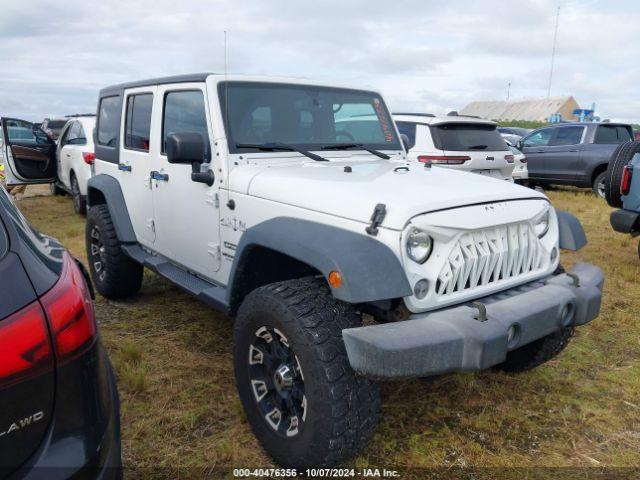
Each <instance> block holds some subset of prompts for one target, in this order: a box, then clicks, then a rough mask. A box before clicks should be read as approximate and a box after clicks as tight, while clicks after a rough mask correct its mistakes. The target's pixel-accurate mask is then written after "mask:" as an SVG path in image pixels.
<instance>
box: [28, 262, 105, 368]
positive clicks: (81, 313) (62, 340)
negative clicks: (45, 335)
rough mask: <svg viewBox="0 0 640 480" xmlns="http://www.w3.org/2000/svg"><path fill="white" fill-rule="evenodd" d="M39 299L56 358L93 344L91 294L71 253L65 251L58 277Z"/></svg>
mask: <svg viewBox="0 0 640 480" xmlns="http://www.w3.org/2000/svg"><path fill="white" fill-rule="evenodd" d="M40 301H41V302H42V305H43V306H44V310H45V312H46V313H47V317H48V319H49V327H50V329H51V336H52V338H53V345H54V348H55V353H56V360H57V361H58V362H64V361H66V360H69V359H71V358H74V357H76V356H78V355H80V354H82V353H83V352H85V351H87V350H88V349H89V348H90V347H91V346H92V345H93V343H94V342H95V339H96V336H97V329H96V321H95V317H94V314H93V305H92V303H91V294H90V292H89V289H88V288H87V284H86V283H85V279H84V277H83V275H82V272H81V271H80V269H79V268H78V267H77V266H76V264H75V262H74V260H73V258H71V256H70V255H68V254H66V253H65V259H64V267H63V269H62V274H61V275H60V279H59V280H58V282H57V283H56V284H55V285H54V286H53V288H52V289H51V290H49V291H48V292H47V293H46V294H45V295H44V297H42V298H41V299H40Z"/></svg>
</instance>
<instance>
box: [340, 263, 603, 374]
mask: <svg viewBox="0 0 640 480" xmlns="http://www.w3.org/2000/svg"><path fill="white" fill-rule="evenodd" d="M603 283H604V274H603V272H602V270H600V269H599V268H598V267H595V266H593V265H589V264H584V263H582V264H578V265H576V266H575V267H574V269H573V270H572V271H571V272H570V274H559V275H553V276H550V277H547V278H544V279H542V280H539V281H537V282H533V283H530V284H527V285H523V286H520V287H516V288H512V289H510V290H506V291H503V292H499V293H497V294H495V295H492V296H489V297H486V298H483V299H480V300H478V301H479V302H480V303H482V304H483V305H484V306H485V307H486V320H485V321H481V320H482V318H481V315H480V313H479V310H478V308H477V307H475V306H473V305H471V304H464V305H459V306H457V307H453V308H447V309H442V310H439V311H436V312H428V313H424V314H418V315H414V316H412V317H410V318H409V319H408V320H405V321H401V322H393V323H386V324H382V325H372V326H366V327H358V328H348V329H345V330H343V331H342V337H343V339H344V343H345V347H346V350H347V355H348V357H349V362H350V364H351V366H352V367H353V369H354V370H355V371H356V372H358V373H360V374H362V375H365V376H370V377H375V378H399V377H424V376H428V375H438V374H442V373H450V372H468V371H477V370H483V369H486V368H489V367H491V366H494V365H497V364H499V363H502V362H503V361H504V360H505V358H506V355H507V353H508V352H509V351H511V350H515V349H517V348H519V347H522V346H524V345H526V344H528V343H531V342H533V341H534V340H538V339H539V338H542V337H544V336H546V335H549V334H551V333H553V332H555V331H557V330H559V329H560V328H562V327H568V326H577V325H583V324H585V323H587V322H590V321H591V320H593V319H594V318H596V317H597V316H598V314H599V313H600V303H601V299H602V286H603Z"/></svg>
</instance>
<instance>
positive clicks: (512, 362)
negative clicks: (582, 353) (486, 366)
mask: <svg viewBox="0 0 640 480" xmlns="http://www.w3.org/2000/svg"><path fill="white" fill-rule="evenodd" d="M573 332H574V327H563V328H561V329H560V330H558V331H557V332H554V333H551V334H549V335H547V336H546V337H542V338H540V339H538V340H536V341H534V342H531V343H529V344H527V345H525V346H523V347H520V348H518V349H516V350H513V351H511V352H509V353H507V359H506V360H505V361H504V362H503V363H502V364H500V365H499V366H498V368H499V369H501V370H504V371H505V372H512V373H517V372H525V371H527V370H532V369H534V368H536V367H538V366H540V365H542V364H543V363H545V362H548V361H549V360H551V359H552V358H555V357H556V356H558V355H559V354H560V352H562V350H564V349H565V347H566V346H567V345H568V344H569V341H570V340H571V337H573Z"/></svg>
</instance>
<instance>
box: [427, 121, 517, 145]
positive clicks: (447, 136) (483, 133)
mask: <svg viewBox="0 0 640 480" xmlns="http://www.w3.org/2000/svg"><path fill="white" fill-rule="evenodd" d="M430 128H431V133H432V134H433V140H434V144H435V146H436V148H438V149H440V150H450V151H454V152H468V151H476V150H477V151H487V152H489V151H503V150H505V151H506V150H508V148H507V144H506V143H505V142H504V140H503V138H502V137H501V136H500V134H499V133H498V130H496V127H495V125H483V124H478V123H457V122H456V123H445V124H443V125H435V126H431V127H430Z"/></svg>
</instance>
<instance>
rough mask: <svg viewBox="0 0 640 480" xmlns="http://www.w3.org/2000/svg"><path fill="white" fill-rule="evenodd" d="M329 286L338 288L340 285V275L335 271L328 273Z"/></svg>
mask: <svg viewBox="0 0 640 480" xmlns="http://www.w3.org/2000/svg"><path fill="white" fill-rule="evenodd" d="M329 285H331V288H340V286H341V285H342V275H340V272H336V271H335V270H334V271H332V272H330V273H329Z"/></svg>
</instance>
